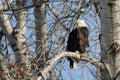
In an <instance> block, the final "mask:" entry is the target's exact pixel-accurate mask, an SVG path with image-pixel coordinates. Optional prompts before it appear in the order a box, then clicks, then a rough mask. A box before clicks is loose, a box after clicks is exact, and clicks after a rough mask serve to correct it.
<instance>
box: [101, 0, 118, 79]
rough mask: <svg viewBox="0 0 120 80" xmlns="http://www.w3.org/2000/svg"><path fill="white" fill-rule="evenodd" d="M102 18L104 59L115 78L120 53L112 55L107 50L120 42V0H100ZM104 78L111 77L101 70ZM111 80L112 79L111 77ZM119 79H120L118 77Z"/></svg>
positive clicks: (102, 54)
mask: <svg viewBox="0 0 120 80" xmlns="http://www.w3.org/2000/svg"><path fill="white" fill-rule="evenodd" d="M100 6H101V11H100V18H101V48H102V53H101V56H102V61H103V62H104V63H105V65H106V68H107V70H108V73H109V76H110V78H111V79H112V80H113V78H114V77H115V75H116V74H118V72H119V71H118V70H119V67H120V65H119V64H120V60H119V59H120V54H116V53H111V54H114V55H115V56H113V55H110V53H109V52H108V51H107V50H108V49H109V48H110V46H111V45H112V43H114V42H117V43H119V44H120V20H119V19H120V10H119V8H120V0H100ZM101 73H102V74H101V75H102V76H101V77H102V80H107V79H109V78H108V76H105V74H107V73H105V72H101ZM109 80H110V79H109ZM116 80H118V79H116Z"/></svg>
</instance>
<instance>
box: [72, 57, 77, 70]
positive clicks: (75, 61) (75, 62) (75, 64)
mask: <svg viewBox="0 0 120 80" xmlns="http://www.w3.org/2000/svg"><path fill="white" fill-rule="evenodd" d="M72 60H73V69H74V70H76V69H77V64H78V62H77V60H75V59H73V58H72Z"/></svg>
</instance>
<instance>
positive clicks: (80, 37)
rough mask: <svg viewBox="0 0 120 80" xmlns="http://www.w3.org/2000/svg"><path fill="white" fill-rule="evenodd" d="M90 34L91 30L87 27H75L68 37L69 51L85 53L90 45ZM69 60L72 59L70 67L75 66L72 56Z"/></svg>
mask: <svg viewBox="0 0 120 80" xmlns="http://www.w3.org/2000/svg"><path fill="white" fill-rule="evenodd" d="M88 35H89V31H88V29H87V28H86V27H81V28H75V29H74V30H73V31H71V32H70V33H69V37H68V42H67V51H71V52H76V51H79V53H80V54H81V53H82V54H83V53H85V50H86V47H88V46H89V42H88ZM68 60H69V61H70V67H71V68H73V60H72V59H71V58H68Z"/></svg>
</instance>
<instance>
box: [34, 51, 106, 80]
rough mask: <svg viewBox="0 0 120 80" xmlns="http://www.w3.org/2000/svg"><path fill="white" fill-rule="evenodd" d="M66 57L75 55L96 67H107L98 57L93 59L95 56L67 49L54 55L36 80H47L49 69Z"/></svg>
mask: <svg viewBox="0 0 120 80" xmlns="http://www.w3.org/2000/svg"><path fill="white" fill-rule="evenodd" d="M64 57H73V58H75V59H79V60H80V61H86V62H89V63H91V64H93V65H95V66H96V67H99V68H105V64H104V63H102V62H100V61H99V60H97V59H93V58H90V57H88V56H82V57H81V56H80V54H79V53H75V52H67V51H65V52H61V53H59V54H57V55H55V56H54V57H52V58H51V59H50V60H49V61H48V62H47V66H46V67H45V68H44V69H43V70H42V71H41V75H39V76H38V77H37V79H36V80H46V76H47V74H48V73H49V71H50V70H51V69H52V68H53V66H54V64H55V63H56V62H57V61H58V60H59V59H61V58H64Z"/></svg>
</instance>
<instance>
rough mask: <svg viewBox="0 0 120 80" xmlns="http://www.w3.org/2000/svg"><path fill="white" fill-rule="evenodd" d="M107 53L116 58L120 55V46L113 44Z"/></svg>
mask: <svg viewBox="0 0 120 80" xmlns="http://www.w3.org/2000/svg"><path fill="white" fill-rule="evenodd" d="M107 52H108V53H109V54H110V55H112V56H113V57H114V56H116V54H118V53H120V44H119V43H117V42H113V43H112V45H111V46H110V48H108V50H107Z"/></svg>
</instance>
